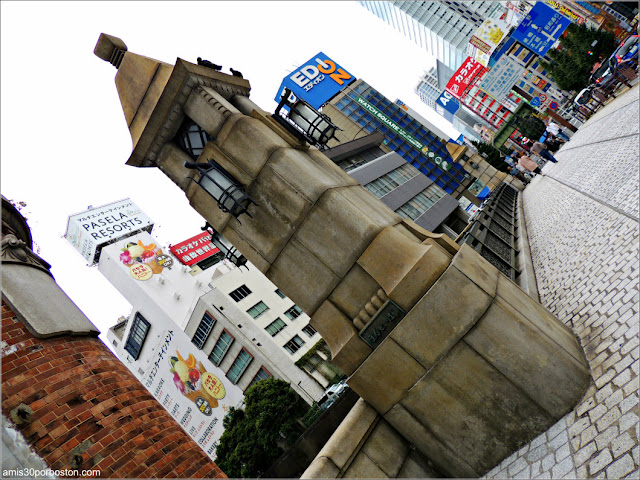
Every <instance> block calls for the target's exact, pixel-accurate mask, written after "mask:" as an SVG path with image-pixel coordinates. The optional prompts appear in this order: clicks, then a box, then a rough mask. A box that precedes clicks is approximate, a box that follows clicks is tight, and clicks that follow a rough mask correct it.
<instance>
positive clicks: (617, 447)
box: [487, 86, 640, 478]
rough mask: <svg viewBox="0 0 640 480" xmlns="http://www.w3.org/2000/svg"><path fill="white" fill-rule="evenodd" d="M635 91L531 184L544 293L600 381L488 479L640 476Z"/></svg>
mask: <svg viewBox="0 0 640 480" xmlns="http://www.w3.org/2000/svg"><path fill="white" fill-rule="evenodd" d="M638 91H639V90H638V87H637V86H636V87H634V88H633V89H631V90H630V91H628V92H626V93H625V94H624V95H622V96H620V97H619V98H617V99H616V100H614V101H613V102H611V103H610V104H609V105H607V106H606V107H604V108H603V109H601V110H600V111H599V112H598V113H597V114H595V115H594V116H593V117H592V118H590V119H589V121H588V122H586V123H585V124H584V125H583V126H582V127H581V128H580V129H579V130H578V132H576V133H575V135H574V136H573V137H572V139H571V141H570V142H568V143H567V144H566V145H565V146H564V147H563V148H562V149H561V150H560V151H559V152H558V153H557V154H556V157H557V158H558V160H559V162H558V163H557V164H552V165H547V166H545V168H544V169H543V171H544V172H545V174H547V176H546V177H540V176H538V177H537V178H536V179H534V180H533V181H532V182H531V184H530V185H529V186H528V187H527V188H526V190H525V191H524V198H523V204H524V211H525V221H526V224H527V230H528V236H529V242H530V246H531V255H532V260H533V265H534V269H535V274H536V281H537V284H538V290H539V294H540V302H541V303H542V304H543V305H544V306H545V307H547V308H548V309H549V310H550V311H551V312H553V313H554V314H555V315H557V316H558V318H559V319H560V320H562V321H563V322H565V323H566V324H567V325H569V326H571V327H572V328H573V330H574V332H575V333H576V335H577V336H578V338H579V339H580V342H581V344H582V346H583V348H584V350H585V353H586V356H587V360H588V361H589V364H590V367H591V374H592V377H593V380H594V385H592V386H591V387H590V388H589V390H588V391H587V394H586V395H585V397H584V399H583V400H582V401H581V402H580V403H579V404H578V405H577V406H576V408H575V409H574V410H573V411H572V412H571V413H569V414H568V415H566V416H565V417H564V418H563V419H562V420H560V422H558V423H557V424H556V425H554V426H553V427H552V428H550V429H549V430H548V431H547V432H545V433H544V434H543V435H541V436H539V437H538V438H536V439H535V440H533V441H532V442H531V443H529V444H528V445H526V446H524V447H523V448H522V449H521V450H520V451H519V452H517V453H515V454H513V455H511V456H510V457H508V458H506V459H505V460H504V461H503V462H502V463H501V464H500V465H498V466H497V467H496V468H494V469H493V470H491V471H490V472H489V473H488V474H487V477H488V478H639V476H640V473H639V472H638V466H639V464H640V462H639V459H638V455H639V453H638V449H639V446H638V443H639V442H638V439H639V438H640V431H639V422H638V415H639V413H638V363H639V360H638V356H639V347H638V324H639V322H638V317H639V314H638V304H639V301H638V300H639V298H638V267H639V266H640V265H639V256H638V255H639V251H638V249H639V245H638V242H639V224H638V211H639V203H640V202H639V191H638V188H639V178H640V173H639V166H640V161H639V153H638V152H639V148H640V147H639V144H638V130H639V121H640V120H639V115H638V112H639V101H638Z"/></svg>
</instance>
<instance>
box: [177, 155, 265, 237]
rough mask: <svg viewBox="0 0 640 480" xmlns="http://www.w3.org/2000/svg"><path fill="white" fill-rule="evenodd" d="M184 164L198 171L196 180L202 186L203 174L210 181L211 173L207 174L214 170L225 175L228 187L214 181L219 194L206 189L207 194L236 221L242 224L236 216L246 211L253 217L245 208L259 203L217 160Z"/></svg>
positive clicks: (213, 179)
mask: <svg viewBox="0 0 640 480" xmlns="http://www.w3.org/2000/svg"><path fill="white" fill-rule="evenodd" d="M184 166H185V167H186V168H188V169H191V170H198V171H199V172H200V175H201V177H200V181H198V184H199V185H201V186H202V184H201V180H202V177H203V176H207V177H208V178H209V179H210V180H211V181H213V182H216V180H215V178H214V177H213V176H212V175H209V174H210V173H212V171H214V170H215V171H216V172H217V173H218V174H219V175H221V176H223V177H226V180H227V181H228V183H229V186H228V187H226V188H222V187H221V186H220V185H219V182H216V183H217V184H218V186H220V190H221V194H220V195H219V196H218V197H216V196H214V195H213V194H211V192H209V191H208V190H207V193H209V195H211V196H212V197H213V199H214V200H215V201H216V203H217V205H218V208H220V210H222V211H223V212H224V213H230V214H231V215H232V216H233V217H234V218H235V219H236V220H238V223H240V224H241V225H242V222H241V221H240V219H239V218H238V217H239V216H240V215H242V214H243V213H246V214H247V215H249V217H251V218H253V217H252V215H251V214H250V213H249V211H248V210H247V209H248V208H249V205H250V204H252V203H253V204H254V205H255V206H256V207H259V206H260V205H258V204H257V203H256V202H255V200H253V198H251V196H249V194H248V193H247V192H246V190H245V189H244V186H243V185H242V184H241V183H240V182H239V181H238V180H236V178H235V177H234V176H233V175H231V174H230V173H229V172H227V171H226V170H225V169H224V168H223V167H222V166H221V165H220V164H219V163H218V162H216V161H215V160H213V159H209V160H207V163H197V162H191V161H186V162H185V163H184ZM205 190H206V189H205ZM238 196H239V197H240V199H241V200H242V201H243V202H247V203H248V204H247V205H246V206H245V205H243V204H241V203H239V202H238ZM228 204H232V205H233V207H232V208H228Z"/></svg>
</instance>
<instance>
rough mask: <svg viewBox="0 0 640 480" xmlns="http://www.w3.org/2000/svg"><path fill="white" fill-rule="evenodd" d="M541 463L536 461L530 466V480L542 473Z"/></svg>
mask: <svg viewBox="0 0 640 480" xmlns="http://www.w3.org/2000/svg"><path fill="white" fill-rule="evenodd" d="M541 465H542V462H541V461H540V460H537V461H535V462H533V463H532V464H531V478H536V477H538V475H540V474H541V473H542V469H541V468H540V467H541Z"/></svg>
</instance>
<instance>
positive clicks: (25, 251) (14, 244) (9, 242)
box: [1, 233, 53, 276]
mask: <svg viewBox="0 0 640 480" xmlns="http://www.w3.org/2000/svg"><path fill="white" fill-rule="evenodd" d="M1 258H2V263H18V264H24V265H28V266H32V267H35V268H38V269H40V270H42V271H44V272H46V273H47V274H49V275H51V272H50V271H49V269H50V268H51V265H49V264H48V263H47V262H45V261H44V260H42V259H41V258H40V257H39V256H38V255H36V254H35V253H33V251H32V250H31V249H30V248H29V246H28V245H27V244H26V243H25V242H24V241H22V240H20V239H19V238H18V237H16V236H15V235H13V234H12V233H9V234H7V235H5V236H4V237H3V238H2V257H1ZM52 276H53V275H52Z"/></svg>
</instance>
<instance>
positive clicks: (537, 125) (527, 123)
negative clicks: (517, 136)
mask: <svg viewBox="0 0 640 480" xmlns="http://www.w3.org/2000/svg"><path fill="white" fill-rule="evenodd" d="M516 125H517V127H518V131H519V132H520V133H521V134H522V135H524V136H525V137H528V138H530V139H531V140H533V141H534V142H535V141H536V140H538V139H539V138H540V137H541V136H542V134H543V133H544V131H545V130H546V128H547V127H546V125H545V124H544V122H543V121H542V120H540V119H539V118H538V117H534V116H533V115H527V116H526V117H520V118H518V119H517V123H516Z"/></svg>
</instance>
